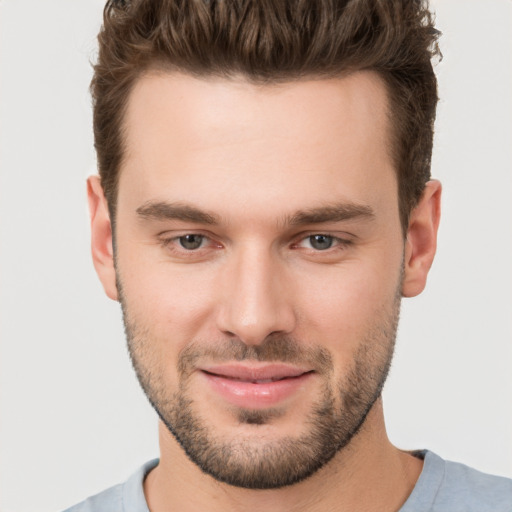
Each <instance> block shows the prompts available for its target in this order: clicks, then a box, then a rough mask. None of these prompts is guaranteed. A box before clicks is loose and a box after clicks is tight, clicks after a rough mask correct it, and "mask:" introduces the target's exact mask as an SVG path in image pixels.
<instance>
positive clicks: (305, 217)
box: [136, 201, 375, 226]
mask: <svg viewBox="0 0 512 512" xmlns="http://www.w3.org/2000/svg"><path fill="white" fill-rule="evenodd" d="M136 212H137V214H138V215H139V216H140V217H142V218H143V219H152V220H181V221H185V222H193V223H196V224H208V225H217V224H219V223H220V222H219V217H218V216H217V215H215V214H213V213H209V212H207V211H204V210H200V209H199V208H196V207H195V206H191V205H188V204H184V203H179V202H178V203H169V202H166V201H156V202H155V201H148V202H146V203H144V204H143V205H142V206H139V207H138V208H137V210H136ZM374 217H375V213H374V212H373V210H372V208H371V207H370V206H366V205H360V204H355V203H339V204H331V205H326V206H320V207H317V208H310V209H307V210H299V211H297V212H295V213H294V214H293V215H289V216H286V217H285V218H284V224H285V225H290V226H303V225H306V224H321V223H325V222H342V221H346V220H354V219H373V218H374Z"/></svg>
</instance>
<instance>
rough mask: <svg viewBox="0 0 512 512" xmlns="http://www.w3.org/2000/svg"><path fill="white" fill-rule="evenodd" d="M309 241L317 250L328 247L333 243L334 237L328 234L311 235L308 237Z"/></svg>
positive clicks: (323, 249)
mask: <svg viewBox="0 0 512 512" xmlns="http://www.w3.org/2000/svg"><path fill="white" fill-rule="evenodd" d="M308 240H309V243H310V244H311V247H313V249H316V250H317V251H325V250H326V249H330V248H331V247H332V245H333V243H334V238H333V237H332V236H329V235H311V236H309V237H308Z"/></svg>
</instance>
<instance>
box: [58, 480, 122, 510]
mask: <svg viewBox="0 0 512 512" xmlns="http://www.w3.org/2000/svg"><path fill="white" fill-rule="evenodd" d="M122 495H123V484H118V485H115V486H113V487H110V488H109V489H106V490H104V491H103V492H100V493H99V494H96V495H94V496H90V497H89V498H87V499H86V500H84V501H82V502H81V503H78V504H77V505H74V506H73V507H70V508H68V509H66V510H65V511H64V512H107V511H108V512H122V511H123V497H122Z"/></svg>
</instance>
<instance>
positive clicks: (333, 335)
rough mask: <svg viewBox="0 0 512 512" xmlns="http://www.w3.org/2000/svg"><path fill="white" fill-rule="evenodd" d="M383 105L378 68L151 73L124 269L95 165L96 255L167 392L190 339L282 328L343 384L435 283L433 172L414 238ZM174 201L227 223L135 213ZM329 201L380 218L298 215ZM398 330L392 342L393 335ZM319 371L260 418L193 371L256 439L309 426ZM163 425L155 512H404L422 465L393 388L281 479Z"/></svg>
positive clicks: (200, 402) (125, 214) (131, 158)
mask: <svg viewBox="0 0 512 512" xmlns="http://www.w3.org/2000/svg"><path fill="white" fill-rule="evenodd" d="M386 109H387V97H386V90H385V87H384V85H383V83H382V82H381V80H380V79H379V78H378V77H377V76H376V75H375V74H372V73H370V72H359V73H354V74H352V75H349V76H346V77H343V78H335V79H322V80H301V81H297V82H293V83H285V84H281V85H271V86H269V85H266V86H257V85H253V84H249V83H247V82H246V81H244V80H243V79H233V80H226V79H211V78H210V79H204V80H200V79H197V78H192V77H190V76H186V75H182V74H176V73H174V74H171V73H157V72H154V73H150V74H148V75H146V76H144V77H143V78H141V79H140V80H139V82H138V83H137V84H136V86H135V88H134V90H133V91H132V93H131V96H130V100H129V104H128V109H127V113H126V119H125V127H126V147H127V148H128V150H127V152H126V155H125V158H124V162H123V165H122V169H121V174H120V181H119V192H118V208H117V219H116V246H117V254H116V265H114V254H113V249H112V228H111V223H110V219H109V215H108V208H107V203H106V200H105V198H104V195H103V191H102V188H101V186H100V183H99V179H98V177H91V178H90V179H89V181H88V195H89V205H90V211H91V227H92V254H93V260H94V264H95V267H96V270H97V273H98V275H99V277H100V279H101V281H102V283H103V286H104V289H105V292H106V293H107V295H108V296H109V297H110V298H112V299H113V300H119V296H118V288H117V286H116V282H121V283H122V286H123V296H124V307H125V308H126V309H127V310H128V314H129V317H130V319H131V321H132V322H133V323H135V324H137V325H138V326H139V328H141V329H142V330H144V331H145V332H146V333H147V334H148V337H149V339H151V342H152V345H151V347H152V348H151V350H150V351H149V352H146V354H147V356H146V357H147V360H145V361H144V364H146V365H148V366H150V367H153V365H157V364H158V365H160V366H159V371H161V372H163V376H162V382H161V384H162V386H163V387H164V388H165V389H166V390H169V394H172V392H174V391H176V390H177V388H178V376H177V370H176V368H177V364H178V357H179V353H180V351H182V350H184V349H185V348H186V347H187V346H188V345H189V344H190V343H191V342H192V341H194V342H196V343H203V344H205V343H208V342H209V341H210V340H212V342H217V341H219V342H221V341H223V340H226V339H233V338H235V339H238V340H241V341H242V342H243V343H245V344H246V345H248V346H257V345H260V344H262V343H263V342H264V340H266V339H268V337H269V336H271V335H275V334H276V333H277V334H279V335H283V336H289V337H293V339H294V340H297V342H298V343H300V344H301V345H302V346H304V347H307V346H309V345H311V344H312V343H314V344H316V346H320V347H322V348H323V349H325V350H327V351H328V353H329V354H330V356H331V357H332V361H333V372H332V375H330V376H329V379H330V380H329V381H328V382H329V383H331V384H332V383H336V382H342V381H343V378H344V376H345V375H346V374H347V373H348V372H349V371H350V369H351V368H352V365H353V361H354V358H355V357H356V354H357V350H358V348H360V347H361V345H362V344H363V343H364V341H365V339H366V338H367V333H368V329H369V326H377V327H378V325H379V323H380V324H383V323H384V322H385V321H386V320H387V319H389V318H390V317H391V316H392V314H393V308H394V307H395V305H396V297H397V292H398V293H399V294H400V293H401V295H403V296H407V297H412V296H415V295H417V294H418V293H420V292H421V291H422V290H423V288H424V286H425V282H426V278H427V273H428V270H429V268H430V266H431V264H432V260H433V257H434V254H435V249H436V235H437V228H438V223H439V212H440V194H441V187H440V184H439V183H438V182H437V181H431V182H429V183H427V185H426V187H425V191H424V194H423V196H422V198H421V201H420V202H419V204H418V205H417V207H416V208H415V209H414V210H413V211H412V213H411V217H410V223H409V226H408V230H407V238H406V240H404V239H403V236H402V231H401V226H400V221H399V215H398V195H397V181H396V175H395V171H394V168H393V164H392V161H391V158H390V152H389V146H388V137H387V134H388V133H389V123H388V118H387V110H386ZM162 202H165V203H173V204H174V203H176V202H178V203H180V204H183V203H184V202H186V204H187V205H189V206H191V207H194V208H197V209H200V210H201V211H204V212H208V214H211V215H213V216H215V217H216V218H217V219H218V223H216V224H215V225H211V224H209V223H206V222H196V221H191V220H183V219H181V220H176V219H170V218H157V216H151V215H149V216H148V215H146V216H144V215H141V214H140V212H141V207H144V206H147V205H149V204H155V203H162ZM326 205H337V206H338V207H339V205H344V206H345V207H346V206H347V205H349V206H353V205H357V206H358V207H362V208H363V209H366V210H367V211H370V212H371V215H359V216H355V217H353V218H348V219H344V220H340V219H337V220H329V221H325V220H322V219H317V220H315V219H309V220H308V223H307V224H301V225H295V224H293V223H290V222H289V221H290V219H291V218H293V216H294V215H297V212H303V211H309V210H311V209H315V208H319V207H324V206H326ZM137 210H139V212H137ZM188 233H192V234H201V235H205V236H206V237H207V238H206V240H207V241H206V242H205V244H204V245H203V246H202V247H201V248H200V249H199V250H198V251H186V250H184V249H183V248H182V247H181V246H180V243H179V239H178V238H177V237H180V236H183V235H186V234H188ZM316 233H318V234H327V235H330V236H333V237H335V239H336V242H335V243H334V246H333V247H332V248H330V249H328V250H326V251H319V250H316V249H315V248H313V247H312V246H311V241H310V239H309V238H308V237H309V236H310V235H313V234H316ZM347 242H348V243H347ZM116 272H117V275H116ZM125 313H126V312H125ZM386 342H387V344H388V345H387V348H388V349H389V350H392V342H393V340H392V339H389V340H386ZM375 364H382V363H381V362H380V363H379V362H375ZM322 383H325V382H322V381H321V379H319V378H316V377H315V378H312V379H310V380H309V381H308V383H307V384H306V385H305V386H303V387H302V388H301V390H300V392H298V393H297V394H296V395H293V396H292V397H289V398H288V399H286V400H285V401H284V402H283V404H281V405H280V414H279V416H278V418H276V419H275V420H274V421H272V422H270V423H268V424H265V425H262V426H259V425H248V424H244V423H240V422H239V421H237V419H236V415H235V414H233V411H232V408H229V407H227V406H226V405H225V403H224V402H223V401H222V400H221V399H218V397H216V396H215V394H212V393H211V390H209V389H208V388H207V387H205V386H204V384H203V383H202V381H201V379H200V378H199V377H197V376H196V375H194V376H192V377H191V380H190V386H191V389H192V390H193V396H194V408H195V411H196V412H198V413H199V414H201V416H202V417H204V418H208V427H209V428H210V429H211V431H212V432H214V433H215V434H216V435H218V436H221V437H222V436H223V437H225V438H232V437H234V436H238V437H239V438H243V439H245V440H247V442H250V443H255V444H257V443H261V442H263V443H264V442H272V441H276V440H279V439H282V438H285V437H287V436H288V437H290V436H291V437H293V436H295V437H296V436H298V435H299V434H300V433H301V432H302V431H304V429H306V426H305V421H304V420H305V418H306V416H307V414H308V413H309V412H310V410H311V407H312V405H313V403H314V402H315V400H317V399H318V397H319V394H320V393H321V390H322ZM338 405H340V406H341V404H338ZM159 435H160V449H161V459H160V460H161V461H160V464H159V465H158V466H157V468H156V469H154V470H153V471H152V472H151V473H150V474H149V476H148V477H147V478H146V481H145V487H144V490H145V494H146V499H147V501H148V504H149V506H150V509H151V510H158V511H162V512H164V511H166V510H182V511H188V510H209V511H216V510H222V511H226V510H228V511H230V510H233V511H235V510H236V511H244V510H256V509H258V508H263V509H264V510H268V511H274V510H276V511H277V510H280V511H282V510H287V511H300V510H308V511H317V510H318V511H328V510H351V511H364V510H377V509H378V510H382V511H385V510H389V511H392V510H398V509H399V508H400V506H401V505H402V504H403V503H404V502H405V500H406V499H407V496H408V495H409V494H410V492H411V491H412V489H413V487H414V484H415V482H416V480H417V478H418V476H419V474H420V472H421V467H422V462H421V461H420V460H418V459H416V458H414V457H412V456H411V455H410V454H408V453H405V452H402V451H400V450H398V449H397V448H395V447H394V446H393V445H392V444H391V443H390V442H389V440H388V438H387V436H386V431H385V425H384V418H383V410H382V400H381V399H378V400H377V401H376V402H375V404H374V406H373V407H372V409H371V410H370V412H369V414H368V416H367V417H366V421H365V423H364V425H363V427H362V428H361V430H360V431H359V433H358V434H357V435H356V436H354V437H353V438H352V440H351V442H350V443H349V445H348V446H347V447H345V448H344V449H342V450H340V451H339V452H338V453H337V454H336V456H335V457H334V458H333V459H332V460H331V461H330V462H329V463H328V464H326V465H325V466H324V467H322V468H321V469H320V470H319V471H317V472H316V473H314V474H313V475H312V476H311V477H309V478H307V479H306V480H303V481H302V482H300V483H297V484H295V485H292V486H288V487H283V488H280V489H273V490H250V489H243V488H239V487H234V486H230V485H226V484H223V483H219V482H218V481H217V480H215V479H214V478H212V477H211V476H209V475H206V474H204V473H202V472H201V471H200V469H199V468H198V467H197V466H196V465H195V464H194V463H192V462H191V461H190V460H189V459H188V458H187V456H186V455H185V454H184V452H183V450H182V449H181V447H180V446H179V444H178V443H177V442H176V440H175V438H174V437H173V436H172V435H171V434H170V432H169V431H168V429H167V428H166V427H165V426H164V425H163V424H162V423H161V422H160V427H159Z"/></svg>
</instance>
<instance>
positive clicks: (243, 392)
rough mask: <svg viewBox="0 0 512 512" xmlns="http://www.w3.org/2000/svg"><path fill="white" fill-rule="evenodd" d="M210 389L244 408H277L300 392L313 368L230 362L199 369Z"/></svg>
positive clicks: (311, 374)
mask: <svg viewBox="0 0 512 512" xmlns="http://www.w3.org/2000/svg"><path fill="white" fill-rule="evenodd" d="M200 373H201V374H202V375H203V377H204V378H205V380H206V381H207V383H208V385H209V387H210V389H211V390H212V391H213V392H214V393H215V394H216V395H218V396H220V397H221V398H222V399H223V400H226V401H227V402H229V403H231V404H232V405H236V406H238V407H242V408H245V409H264V408H267V407H275V406H277V405H279V404H280V403H281V402H283V401H285V400H286V399H287V398H290V397H293V396H294V395H298V394H300V391H301V390H303V389H304V387H305V386H306V383H307V382H308V381H309V380H310V378H311V377H312V376H313V374H314V371H313V370H310V369H307V368H299V367H295V366H289V365H284V364H264V365H242V364H227V365H218V366H207V367H203V368H201V369H200Z"/></svg>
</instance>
